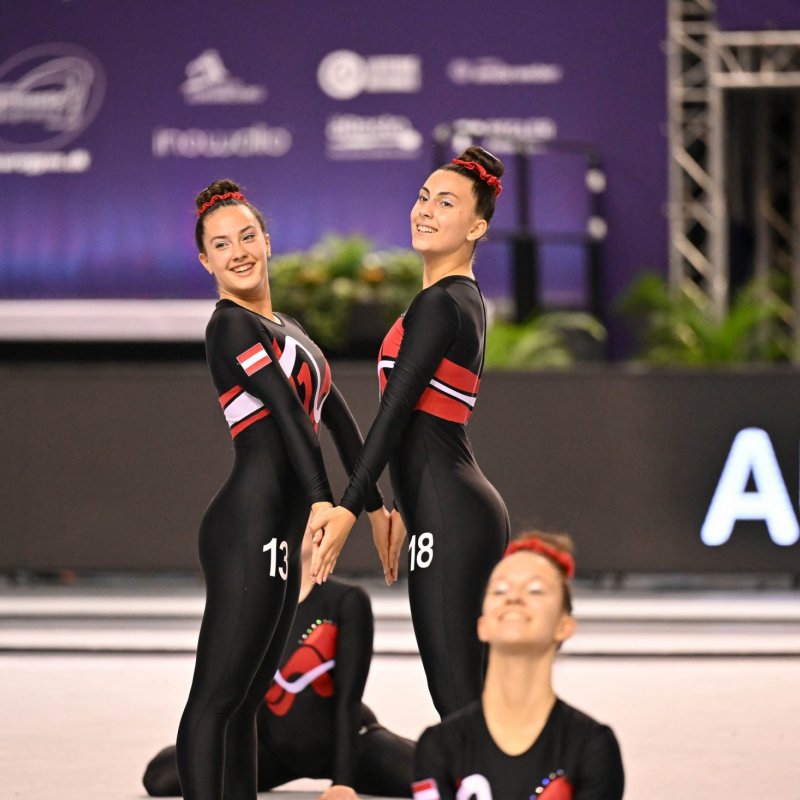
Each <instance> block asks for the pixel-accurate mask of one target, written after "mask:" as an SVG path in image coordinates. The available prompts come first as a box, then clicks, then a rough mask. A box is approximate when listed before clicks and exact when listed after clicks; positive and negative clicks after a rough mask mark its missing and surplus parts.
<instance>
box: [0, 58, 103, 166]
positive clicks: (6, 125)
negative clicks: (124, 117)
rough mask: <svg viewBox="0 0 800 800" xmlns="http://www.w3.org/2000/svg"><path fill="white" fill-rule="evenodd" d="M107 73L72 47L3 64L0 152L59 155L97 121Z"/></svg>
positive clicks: (10, 59)
mask: <svg viewBox="0 0 800 800" xmlns="http://www.w3.org/2000/svg"><path fill="white" fill-rule="evenodd" d="M105 88H106V82H105V75H104V72H103V68H102V66H101V65H100V63H99V62H98V61H97V59H96V58H95V57H94V56H92V55H91V54H90V53H88V52H86V51H85V50H83V49H81V48H79V47H75V46H74V45H69V44H45V45H37V46H36V47H30V48H28V49H26V50H23V51H21V52H19V53H17V54H16V55H13V56H12V57H11V58H9V59H8V60H7V61H6V62H5V63H3V64H0V150H4V151H7V152H8V151H14V150H16V151H42V150H57V149H58V148H61V147H64V146H65V145H67V144H69V143H70V142H72V141H73V140H75V139H76V138H77V137H78V136H79V135H80V134H81V133H82V132H83V131H84V130H85V129H86V128H87V127H88V126H89V125H90V124H91V122H92V121H93V120H94V118H95V117H96V116H97V113H98V111H99V110H100V106H101V105H102V103H103V96H104V94H105Z"/></svg>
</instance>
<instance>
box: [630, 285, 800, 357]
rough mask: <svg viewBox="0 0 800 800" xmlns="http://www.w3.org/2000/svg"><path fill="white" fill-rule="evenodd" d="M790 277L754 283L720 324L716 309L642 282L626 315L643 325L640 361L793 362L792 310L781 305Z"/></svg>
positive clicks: (634, 289) (634, 290) (635, 288)
mask: <svg viewBox="0 0 800 800" xmlns="http://www.w3.org/2000/svg"><path fill="white" fill-rule="evenodd" d="M786 279H787V277H786V276H785V274H783V273H778V272H774V273H772V274H770V275H769V276H768V277H766V278H762V279H754V280H753V281H751V282H750V283H748V284H747V285H745V286H744V287H742V288H741V289H740V290H739V291H738V292H737V294H736V296H735V297H734V298H733V302H732V303H731V305H730V308H729V309H728V311H727V313H726V314H724V315H722V316H721V317H719V318H717V317H716V316H715V315H714V313H713V312H712V309H711V308H710V305H708V304H706V305H704V304H702V303H698V299H697V298H693V297H690V296H689V295H687V294H686V293H685V292H684V291H680V290H673V289H671V288H670V286H669V285H668V284H667V282H666V281H665V279H664V278H663V277H661V276H660V275H654V274H647V275H643V276H642V277H640V278H639V279H637V280H636V281H635V282H634V284H633V285H632V287H631V288H630V289H629V290H628V292H627V293H626V294H625V296H624V297H623V299H622V302H621V304H620V308H621V310H622V311H623V313H624V314H626V315H628V316H630V317H632V318H634V319H636V320H637V321H638V322H639V333H640V336H641V339H642V346H641V352H640V353H639V356H638V357H639V359H640V360H642V361H644V362H646V363H649V364H657V365H666V364H684V365H689V366H709V365H714V364H743V363H754V362H779V361H788V360H790V359H791V358H792V357H793V355H794V353H795V346H794V344H793V342H792V338H791V335H790V331H789V327H788V325H787V323H788V321H789V320H790V316H789V315H790V314H791V310H790V308H789V307H788V306H787V304H786V303H785V302H784V301H783V300H782V299H781V297H782V295H783V294H784V292H785V287H784V286H783V282H784V280H786Z"/></svg>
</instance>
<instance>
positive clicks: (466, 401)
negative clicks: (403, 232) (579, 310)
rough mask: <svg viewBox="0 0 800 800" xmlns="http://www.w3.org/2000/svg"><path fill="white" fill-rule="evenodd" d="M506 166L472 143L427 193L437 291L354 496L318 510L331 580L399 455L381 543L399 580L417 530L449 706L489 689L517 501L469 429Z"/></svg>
mask: <svg viewBox="0 0 800 800" xmlns="http://www.w3.org/2000/svg"><path fill="white" fill-rule="evenodd" d="M502 174H503V165H502V163H501V162H500V161H499V160H498V159H497V158H495V157H494V156H493V155H491V154H490V153H488V152H487V151H485V150H483V149H482V148H480V147H470V148H468V149H467V150H466V151H465V152H464V153H463V154H462V155H461V156H459V157H458V158H457V159H454V160H453V161H452V163H450V164H447V165H445V166H443V167H442V168H441V169H438V170H436V171H435V172H434V173H433V174H432V175H430V177H429V178H428V179H427V180H426V181H425V185H424V186H423V187H422V188H421V189H420V192H419V195H418V197H417V200H416V203H415V204H414V206H413V208H412V210H411V241H412V245H413V247H414V249H415V250H416V251H417V252H418V253H420V254H421V256H422V259H423V279H422V285H423V289H422V291H421V292H420V293H419V294H418V295H417V296H416V297H415V299H414V300H413V302H412V303H411V305H410V306H409V308H408V310H407V311H406V313H405V314H404V315H403V316H402V317H400V319H398V320H397V322H396V323H395V324H394V326H393V327H392V329H391V330H390V331H389V333H388V334H387V336H386V338H385V339H384V342H383V345H382V347H381V350H380V356H379V363H378V375H379V379H380V386H381V392H382V396H381V404H380V410H379V412H378V415H377V417H376V418H375V421H374V422H373V424H372V427H371V429H370V431H369V434H368V435H367V437H366V441H365V444H364V447H363V449H362V451H361V455H360V456H359V458H358V462H357V464H356V467H355V470H354V471H353V473H352V475H351V479H350V483H349V485H348V487H347V489H346V491H345V493H344V497H343V498H342V501H341V504H340V506H338V507H337V508H335V509H331V510H323V511H320V512H318V513H314V514H313V515H312V520H311V525H310V527H311V528H312V530H314V531H316V538H315V541H316V542H317V543H318V550H317V552H316V553H315V560H314V564H313V566H312V574H313V575H314V576H315V577H316V578H317V580H319V581H324V580H325V579H326V578H327V576H328V574H329V573H330V571H331V570H332V569H333V566H334V564H335V563H336V558H337V557H338V554H339V552H340V550H341V548H342V546H343V544H344V541H345V539H346V537H347V535H348V534H349V531H350V529H351V528H352V525H353V524H354V523H355V520H356V516H357V515H358V513H359V512H360V511H361V509H362V507H363V504H364V500H365V498H366V496H367V491H368V488H369V487H370V486H372V485H373V484H374V483H375V481H376V480H377V478H378V477H379V476H380V474H381V472H382V471H383V469H384V467H385V466H386V464H387V462H388V463H389V470H390V476H391V481H392V488H393V489H394V497H395V504H396V507H397V509H399V517H398V514H397V512H393V514H392V525H391V530H390V533H389V536H388V539H383V540H379V539H376V544H377V546H378V551H379V553H380V555H381V560H382V562H383V567H384V574H385V576H386V580H387V583H390V582H391V581H392V580H394V579H396V577H397V560H398V557H399V551H400V545H401V543H402V540H403V537H404V535H405V529H406V528H407V529H408V533H409V546H408V552H409V579H408V581H409V599H410V604H411V615H412V620H413V623H414V631H415V634H416V638H417V643H418V646H419V651H420V656H421V658H422V663H423V666H424V668H425V674H426V677H427V681H428V686H429V688H430V692H431V696H432V698H433V702H434V705H435V706H436V709H437V710H438V711H439V713H440V714H441V715H445V714H449V713H451V712H453V711H456V710H457V709H459V708H461V707H463V706H464V705H466V704H467V703H468V702H470V701H471V700H475V699H476V698H477V697H478V696H479V695H480V692H481V686H482V684H483V671H484V661H485V649H484V646H483V645H482V644H481V643H480V642H479V641H478V640H477V638H476V636H475V623H476V621H477V619H478V616H479V615H480V604H481V593H482V591H483V587H484V586H485V585H486V581H487V579H488V577H489V573H490V572H491V570H492V567H493V566H494V565H495V564H496V563H497V561H498V560H499V559H500V557H501V556H502V553H503V548H504V547H505V544H506V542H507V541H508V529H509V523H508V513H507V511H506V508H505V505H504V503H503V501H502V499H501V497H500V495H499V494H498V493H497V491H496V490H495V488H494V487H493V486H492V485H491V484H490V483H489V481H488V480H487V479H486V478H485V477H484V475H483V473H482V472H481V471H480V469H479V467H478V464H477V462H476V461H475V457H474V455H473V452H472V447H471V445H470V442H469V439H468V437H467V433H466V423H467V420H468V419H469V417H470V414H471V413H472V409H473V406H474V404H475V399H476V397H477V394H478V387H479V384H480V379H481V373H482V370H483V354H484V344H485V334H486V314H485V308H484V303H483V297H482V295H481V292H480V289H479V287H478V284H477V282H476V281H475V277H474V275H473V272H472V264H473V259H474V253H475V246H476V244H477V242H478V241H479V240H480V239H481V238H483V236H484V234H485V233H486V231H487V228H488V226H489V222H490V220H491V218H492V215H493V213H494V207H495V198H496V196H497V195H498V194H499V193H500V180H499V179H500V176H501V175H502ZM404 526H405V527H404ZM323 528H324V534H323V533H322V529H323ZM384 535H385V532H383V531H382V532H380V533H379V536H384Z"/></svg>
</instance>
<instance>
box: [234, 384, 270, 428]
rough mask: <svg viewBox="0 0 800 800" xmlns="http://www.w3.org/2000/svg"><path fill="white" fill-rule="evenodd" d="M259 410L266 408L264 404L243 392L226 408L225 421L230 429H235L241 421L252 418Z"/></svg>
mask: <svg viewBox="0 0 800 800" xmlns="http://www.w3.org/2000/svg"><path fill="white" fill-rule="evenodd" d="M259 408H264V404H263V403H262V402H261V401H260V400H259V399H258V398H257V397H253V395H251V394H248V393H247V392H242V393H241V394H240V395H239V396H238V397H237V398H236V399H235V400H234V401H233V402H232V403H229V404H228V405H227V406H225V419H226V420H227V422H228V426H229V427H233V426H234V425H235V424H236V423H237V422H239V420H241V419H244V418H245V417H248V416H250V414H252V413H253V412H254V411H258V409H259Z"/></svg>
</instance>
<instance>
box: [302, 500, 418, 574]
mask: <svg viewBox="0 0 800 800" xmlns="http://www.w3.org/2000/svg"><path fill="white" fill-rule="evenodd" d="M369 522H370V525H371V526H372V539H373V541H374V542H375V548H376V549H377V551H378V556H379V557H380V560H381V564H382V566H383V577H384V579H385V581H386V585H387V586H391V585H392V584H393V583H394V582H395V581H396V580H397V577H398V574H399V571H400V550H401V548H402V546H403V541H404V539H405V538H406V526H405V525H404V524H403V520H402V518H401V516H400V513H399V512H398V511H392V512H391V513H390V512H389V511H387V510H386V509H385V508H384V507H383V506H381V507H380V508H378V509H376V510H375V511H370V512H369ZM355 523H356V516H355V515H354V514H353V512H352V511H349V510H348V509H346V508H344V507H343V506H331V505H330V504H328V503H315V504H314V506H312V509H311V516H310V517H309V520H308V530H307V531H306V533H310V534H311V536H312V537H313V538H312V541H313V542H314V550H313V553H312V557H311V577H312V578H313V579H314V581H315V582H316V583H318V584H322V583H324V582H325V581H326V580H328V577H329V576H330V574H331V573H332V572H333V568H334V567H335V566H336V560H337V559H338V558H339V553H341V552H342V548H343V547H344V543H345V542H346V541H347V537H348V536H349V535H350V531H351V530H352V528H353V525H355Z"/></svg>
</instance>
